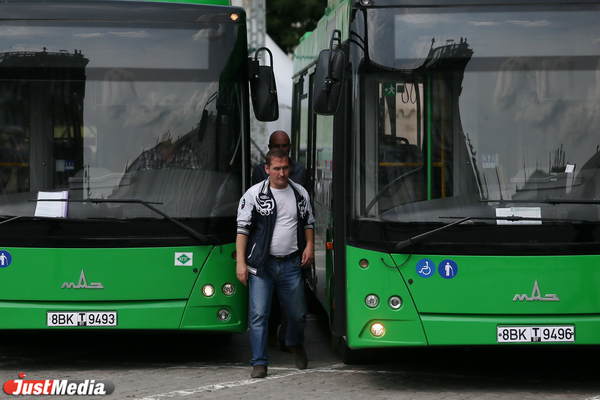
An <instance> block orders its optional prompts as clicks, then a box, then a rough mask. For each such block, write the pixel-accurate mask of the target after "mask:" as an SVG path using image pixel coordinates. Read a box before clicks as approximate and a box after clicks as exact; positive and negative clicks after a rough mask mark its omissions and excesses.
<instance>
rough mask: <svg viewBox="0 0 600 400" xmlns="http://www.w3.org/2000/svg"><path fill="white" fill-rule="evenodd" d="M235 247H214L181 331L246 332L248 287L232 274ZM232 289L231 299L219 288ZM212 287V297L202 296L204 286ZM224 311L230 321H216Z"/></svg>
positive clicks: (189, 304)
mask: <svg viewBox="0 0 600 400" xmlns="http://www.w3.org/2000/svg"><path fill="white" fill-rule="evenodd" d="M234 253H235V243H232V244H228V245H225V246H221V247H216V248H215V249H214V250H213V252H212V253H211V255H210V256H209V257H208V259H207V260H206V264H205V265H204V266H203V268H202V271H201V272H200V276H199V277H198V280H197V281H196V285H195V286H194V289H193V291H192V295H191V296H190V300H189V302H188V304H187V307H186V309H185V313H184V316H183V320H182V322H181V329H202V330H205V331H223V332H245V331H246V329H247V328H248V287H247V286H244V285H243V284H242V283H241V282H240V281H238V279H237V276H236V273H235V255H234ZM226 283H230V284H233V285H235V292H234V294H233V295H231V296H226V295H225V294H224V293H223V285H225V284H226ZM207 284H209V285H212V287H214V294H213V295H212V296H208V297H207V296H205V295H204V294H202V288H203V287H204V286H205V285H207ZM223 309H225V310H227V311H228V312H229V313H230V317H229V319H228V320H227V321H220V320H219V319H218V318H217V313H218V312H219V311H220V310H223Z"/></svg>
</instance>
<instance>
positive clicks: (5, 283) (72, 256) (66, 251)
mask: <svg viewBox="0 0 600 400" xmlns="http://www.w3.org/2000/svg"><path fill="white" fill-rule="evenodd" d="M211 249H212V246H192V247H166V248H120V249H114V248H111V249H101V248H92V249H89V248H87V249H86V248H38V249H33V248H4V249H2V254H3V255H4V256H5V258H4V264H3V267H2V268H0V329H47V328H49V329H62V328H65V327H69V326H67V325H66V324H65V325H61V324H56V325H55V324H53V323H51V322H49V320H48V318H49V316H50V315H52V314H48V312H55V313H58V312H60V313H66V312H84V311H87V312H98V311H110V312H116V320H117V323H116V326H112V325H104V326H98V327H99V328H106V329H179V328H180V325H181V320H182V316H183V312H184V309H185V307H186V304H187V300H188V299H189V297H190V294H191V293H192V288H193V287H194V284H195V282H196V280H197V278H198V275H199V274H198V271H199V270H201V269H202V267H203V265H204V264H205V260H206V258H207V257H208V256H209V254H210V251H211ZM55 317H56V318H60V316H58V315H56V316H55ZM71 327H72V326H71ZM74 328H75V329H89V328H91V327H90V326H83V325H78V326H75V327H74ZM94 328H96V327H94Z"/></svg>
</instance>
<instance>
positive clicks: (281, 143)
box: [269, 131, 291, 154]
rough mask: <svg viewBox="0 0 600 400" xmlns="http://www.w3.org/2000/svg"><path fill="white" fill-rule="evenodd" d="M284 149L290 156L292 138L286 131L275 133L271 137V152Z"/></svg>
mask: <svg viewBox="0 0 600 400" xmlns="http://www.w3.org/2000/svg"><path fill="white" fill-rule="evenodd" d="M275 149H282V150H285V152H286V153H288V154H290V149H291V144H290V137H289V136H288V134H287V133H285V132H284V131H275V132H273V133H272V134H271V136H270V137H269V150H275Z"/></svg>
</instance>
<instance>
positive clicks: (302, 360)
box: [289, 345, 308, 369]
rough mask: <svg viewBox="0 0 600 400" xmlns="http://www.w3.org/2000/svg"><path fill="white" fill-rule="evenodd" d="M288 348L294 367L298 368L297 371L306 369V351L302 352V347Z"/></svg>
mask: <svg viewBox="0 0 600 400" xmlns="http://www.w3.org/2000/svg"><path fill="white" fill-rule="evenodd" d="M289 348H290V350H292V355H293V356H294V363H296V367H298V369H306V367H307V366H308V358H307V357H306V350H304V346H303V345H300V346H289Z"/></svg>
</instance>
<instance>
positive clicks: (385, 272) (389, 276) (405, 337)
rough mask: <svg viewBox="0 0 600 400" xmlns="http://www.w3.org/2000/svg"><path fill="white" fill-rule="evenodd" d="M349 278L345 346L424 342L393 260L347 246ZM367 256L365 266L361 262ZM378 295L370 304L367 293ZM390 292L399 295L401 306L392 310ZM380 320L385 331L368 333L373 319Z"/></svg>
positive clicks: (411, 304) (408, 295)
mask: <svg viewBox="0 0 600 400" xmlns="http://www.w3.org/2000/svg"><path fill="white" fill-rule="evenodd" d="M347 252H348V253H347V281H348V290H347V293H348V298H347V299H348V337H347V339H348V340H347V341H348V346H349V347H351V348H364V347H386V346H417V345H426V344H427V339H426V337H425V334H424V332H423V327H422V325H421V320H420V318H419V315H418V313H417V309H416V308H415V306H414V303H413V301H412V298H411V296H410V293H409V291H408V289H407V287H406V284H405V282H404V280H403V279H402V276H401V275H400V273H399V272H398V269H397V268H396V264H394V261H393V260H392V258H391V257H390V256H389V254H385V253H377V252H373V251H368V250H362V249H357V248H354V247H350V246H348V247H347ZM361 260H367V261H368V263H369V265H368V267H366V268H362V267H361V266H360V261H361ZM371 294H374V295H377V296H378V297H379V305H378V306H377V307H375V308H369V307H367V305H366V304H365V299H366V297H367V296H368V295H371ZM392 296H399V297H400V298H401V299H402V306H401V307H400V308H399V309H398V310H393V309H392V308H391V307H390V306H389V305H388V301H389V299H390V297H392ZM376 322H379V323H381V324H382V325H383V326H384V327H385V329H386V333H385V334H384V335H383V336H382V337H379V338H377V337H375V336H373V334H371V331H370V328H371V325H372V324H373V323H376Z"/></svg>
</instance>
